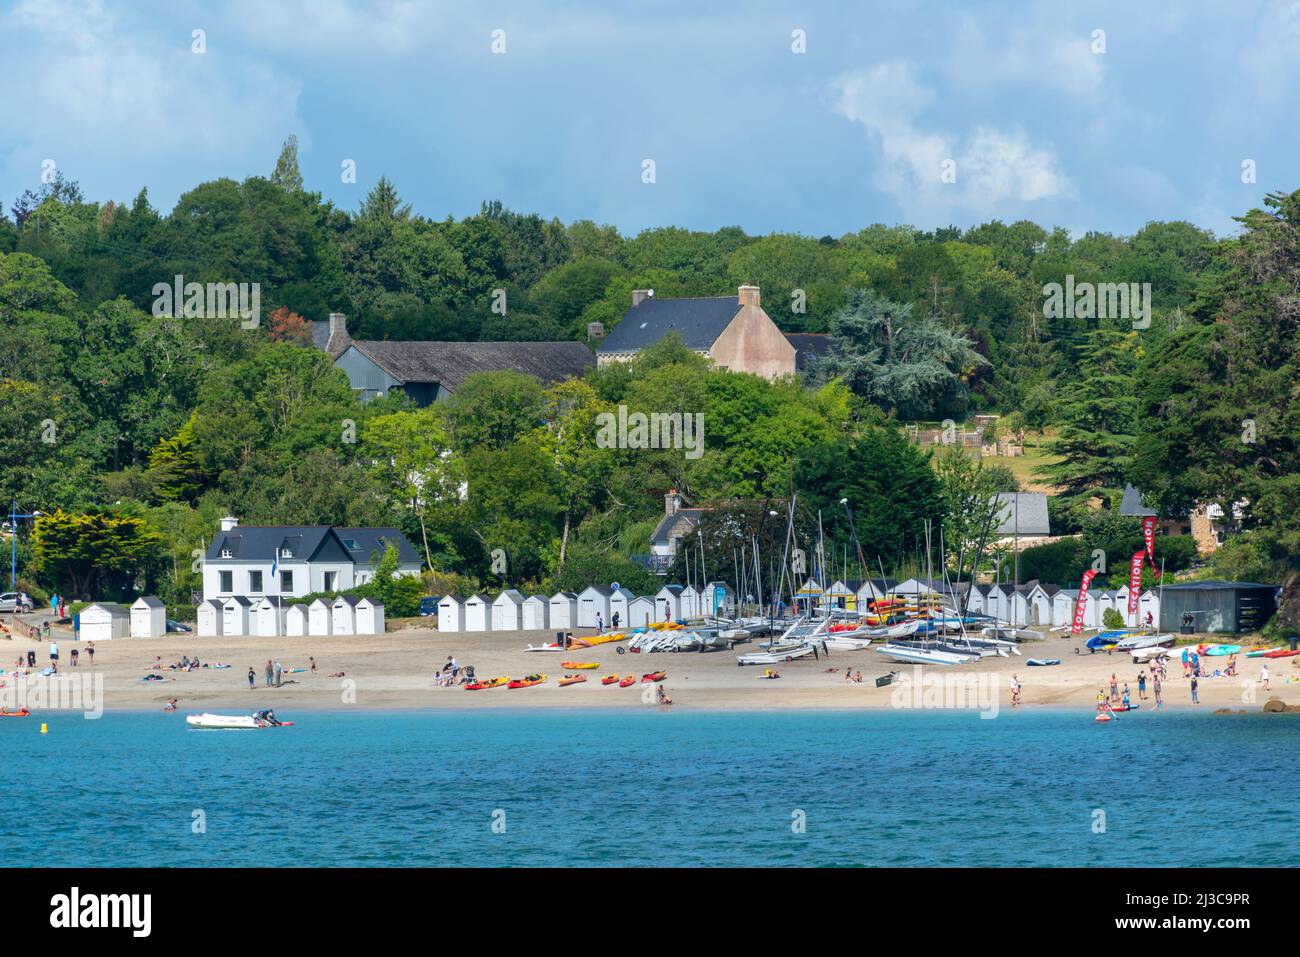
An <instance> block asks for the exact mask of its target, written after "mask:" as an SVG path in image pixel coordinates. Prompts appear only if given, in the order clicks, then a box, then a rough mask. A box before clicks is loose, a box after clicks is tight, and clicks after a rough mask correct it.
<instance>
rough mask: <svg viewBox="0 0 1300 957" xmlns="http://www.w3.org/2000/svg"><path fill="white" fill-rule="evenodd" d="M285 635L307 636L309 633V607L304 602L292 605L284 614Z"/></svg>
mask: <svg viewBox="0 0 1300 957" xmlns="http://www.w3.org/2000/svg"><path fill="white" fill-rule="evenodd" d="M284 633H285V634H286V635H305V634H308V631H307V606H306V605H304V604H303V603H302V602H298V603H297V604H294V605H290V606H289V610H288V611H286V612H285V613H284Z"/></svg>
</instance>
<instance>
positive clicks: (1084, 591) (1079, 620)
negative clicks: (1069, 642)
mask: <svg viewBox="0 0 1300 957" xmlns="http://www.w3.org/2000/svg"><path fill="white" fill-rule="evenodd" d="M1096 577H1097V570H1096V569H1095V568H1089V569H1088V570H1087V571H1086V572H1084V573H1083V580H1082V581H1080V582H1079V599H1078V601H1076V602H1075V603H1074V626H1073V627H1072V628H1071V629H1070V634H1072V635H1077V634H1078V633H1079V632H1081V631H1083V613H1084V611H1086V610H1087V608H1088V586H1089V585H1091V584H1092V580H1093V579H1094V578H1096Z"/></svg>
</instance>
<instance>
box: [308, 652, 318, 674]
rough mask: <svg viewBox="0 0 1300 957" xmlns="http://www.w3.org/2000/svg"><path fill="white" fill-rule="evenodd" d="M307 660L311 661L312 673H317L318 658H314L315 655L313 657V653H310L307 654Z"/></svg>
mask: <svg viewBox="0 0 1300 957" xmlns="http://www.w3.org/2000/svg"><path fill="white" fill-rule="evenodd" d="M307 660H308V661H309V662H311V673H312V674H315V673H316V659H315V658H313V657H311V655H308V656H307Z"/></svg>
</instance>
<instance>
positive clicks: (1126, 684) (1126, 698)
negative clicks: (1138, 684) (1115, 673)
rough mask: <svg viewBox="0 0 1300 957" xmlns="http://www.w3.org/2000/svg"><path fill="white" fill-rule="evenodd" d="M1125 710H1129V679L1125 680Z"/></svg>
mask: <svg viewBox="0 0 1300 957" xmlns="http://www.w3.org/2000/svg"><path fill="white" fill-rule="evenodd" d="M1124 710H1125V711H1127V710H1129V703H1128V682H1127V681H1126V682H1124Z"/></svg>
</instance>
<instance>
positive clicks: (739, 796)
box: [0, 710, 1300, 867]
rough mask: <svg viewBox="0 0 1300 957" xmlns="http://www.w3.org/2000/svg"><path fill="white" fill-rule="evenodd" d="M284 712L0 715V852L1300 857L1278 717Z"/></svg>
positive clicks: (1060, 861)
mask: <svg viewBox="0 0 1300 957" xmlns="http://www.w3.org/2000/svg"><path fill="white" fill-rule="evenodd" d="M281 717H282V718H285V719H292V720H296V721H298V722H299V723H298V724H297V725H296V726H295V727H293V728H285V729H277V730H266V731H250V732H235V731H230V732H222V731H216V732H214V731H189V730H187V729H186V727H185V724H184V717H183V716H182V715H179V714H171V715H169V714H163V713H161V712H156V713H155V712H150V713H110V714H106V715H105V716H104V717H103V718H101V719H99V720H95V721H87V720H85V719H83V718H82V717H81V716H80V715H79V714H78V715H70V714H54V715H46V716H40V717H33V718H30V719H23V720H7V721H0V750H2V753H3V755H4V759H3V761H2V762H0V768H3V770H2V771H0V787H3V789H4V792H5V795H6V797H7V798H8V800H7V802H6V804H7V809H6V811H5V812H4V814H3V815H0V866H4V867H15V866H76V867H84V866H122V865H136V866H204V865H225V866H251V865H271V866H282V865H301V866H342V865H360V866H370V865H373V866H389V865H433V866H437V865H493V866H503V865H511V866H516V865H518V866H528V865H558V866H565V865H589V866H606V865H640V866H643V865H682V866H719V865H758V866H820V865H831V866H845V865H866V866H935V865H957V866H966V865H972V866H974V865H991V866H1005V865H1046V866H1054V865H1111V866H1127V865H1145V866H1205V865H1223V866H1230V867H1239V866H1251V865H1265V864H1270V865H1289V866H1296V865H1300V844H1298V843H1297V842H1296V841H1295V839H1294V835H1295V833H1296V827H1295V825H1296V824H1297V821H1298V819H1300V811H1298V810H1297V807H1296V802H1295V786H1296V782H1297V781H1300V720H1297V719H1295V718H1289V717H1287V716H1268V715H1243V716H1237V715H1233V716H1213V715H1209V714H1205V713H1179V712H1166V713H1163V714H1155V713H1137V714H1130V715H1124V716H1123V718H1122V720H1120V721H1118V722H1114V723H1112V724H1111V725H1110V726H1104V725H1103V726H1097V725H1095V724H1094V723H1093V721H1092V720H1091V715H1089V714H1087V713H1080V712H1063V711H1038V712H1035V711H1023V712H1019V713H1005V712H1004V713H1003V714H1002V715H1001V716H1000V717H998V718H997V719H995V720H980V719H979V718H978V717H977V716H976V715H975V714H973V713H969V712H967V713H958V712H927V713H917V712H910V713H909V712H895V711H890V712H847V711H839V712H813V711H807V712H779V713H778V712H759V713H755V712H744V713H739V712H737V713H731V712H704V713H701V712H688V711H678V712H660V711H646V712H641V711H631V712H617V713H611V712H605V711H602V712H599V713H592V712H582V713H575V712H554V711H512V710H502V711H490V712H475V713H466V712H454V713H448V712H428V711H425V712H418V713H417V712H396V713H391V712H390V713H380V712H329V713H321V712H300V713H294V714H288V713H286V714H282V715H281ZM41 721H46V722H47V723H48V724H49V729H50V733H49V734H45V735H42V734H40V733H38V729H39V727H40V723H41ZM1225 823H1226V824H1230V825H1231V826H1230V827H1224V826H1223V825H1224V824H1225ZM801 824H802V827H800V825H801ZM1265 824H1282V825H1283V826H1281V827H1272V828H1269V829H1268V831H1266V830H1265V829H1264V827H1263V826H1264V825H1265ZM1269 832H1271V834H1272V835H1285V837H1284V838H1282V839H1276V838H1275V837H1274V836H1270V833H1269Z"/></svg>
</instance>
